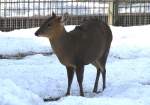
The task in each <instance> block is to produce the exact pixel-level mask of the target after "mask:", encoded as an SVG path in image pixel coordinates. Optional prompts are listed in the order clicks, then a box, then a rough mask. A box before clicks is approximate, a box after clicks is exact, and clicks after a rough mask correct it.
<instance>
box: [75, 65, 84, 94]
mask: <svg viewBox="0 0 150 105" xmlns="http://www.w3.org/2000/svg"><path fill="white" fill-rule="evenodd" d="M76 75H77V80H78V84H79V87H80V96H84V93H83V86H82V82H83V75H84V66H78V67H77V68H76Z"/></svg>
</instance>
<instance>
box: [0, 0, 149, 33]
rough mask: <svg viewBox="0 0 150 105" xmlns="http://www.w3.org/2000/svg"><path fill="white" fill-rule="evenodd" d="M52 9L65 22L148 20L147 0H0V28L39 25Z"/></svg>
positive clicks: (120, 23) (129, 22)
mask: <svg viewBox="0 0 150 105" xmlns="http://www.w3.org/2000/svg"><path fill="white" fill-rule="evenodd" d="M52 11H54V12H55V13H56V14H57V15H63V14H64V13H68V14H69V19H68V21H66V23H65V24H67V25H70V24H71V25H78V24H80V23H81V22H82V21H83V20H84V19H85V18H91V17H94V18H98V19H100V20H102V21H104V22H107V23H108V24H111V25H117V26H133V25H145V24H150V0H0V31H10V30H14V29H22V28H33V27H39V25H40V24H42V23H43V21H45V19H47V18H48V17H49V16H50V15H51V14H52Z"/></svg>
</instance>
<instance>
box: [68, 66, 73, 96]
mask: <svg viewBox="0 0 150 105" xmlns="http://www.w3.org/2000/svg"><path fill="white" fill-rule="evenodd" d="M66 69H67V76H68V88H67V93H66V96H67V95H70V89H71V84H72V80H73V76H74V68H73V67H67V66H66Z"/></svg>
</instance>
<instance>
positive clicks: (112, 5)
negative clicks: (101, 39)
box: [108, 0, 118, 25]
mask: <svg viewBox="0 0 150 105" xmlns="http://www.w3.org/2000/svg"><path fill="white" fill-rule="evenodd" d="M108 24H109V25H118V0H111V1H110V2H109V10H108Z"/></svg>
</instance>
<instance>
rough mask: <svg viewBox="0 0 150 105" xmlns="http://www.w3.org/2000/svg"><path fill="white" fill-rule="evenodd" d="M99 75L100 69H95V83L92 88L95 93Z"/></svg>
mask: <svg viewBox="0 0 150 105" xmlns="http://www.w3.org/2000/svg"><path fill="white" fill-rule="evenodd" d="M99 77H100V69H97V75H96V79H95V85H94V89H93V92H95V93H97V88H98V81H99Z"/></svg>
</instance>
